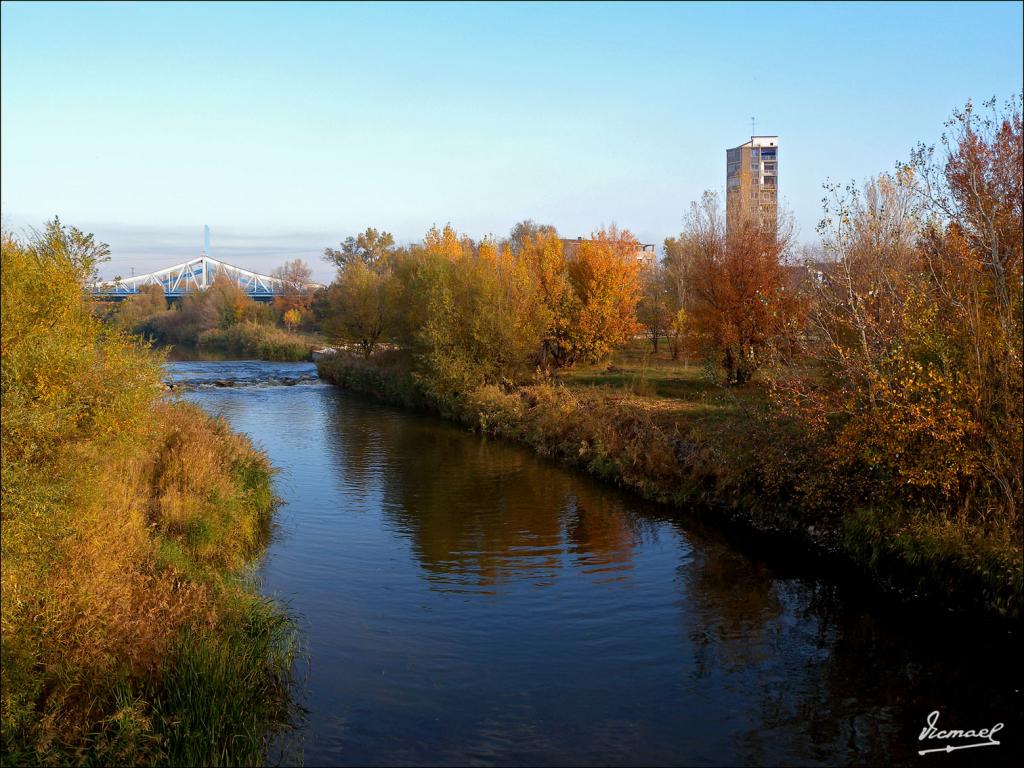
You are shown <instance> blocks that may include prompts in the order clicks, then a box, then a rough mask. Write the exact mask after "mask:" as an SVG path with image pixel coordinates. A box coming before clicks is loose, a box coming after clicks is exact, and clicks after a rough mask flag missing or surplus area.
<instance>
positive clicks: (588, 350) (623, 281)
mask: <svg viewBox="0 0 1024 768" xmlns="http://www.w3.org/2000/svg"><path fill="white" fill-rule="evenodd" d="M638 245H639V241H637V239H636V238H635V237H634V236H633V235H632V233H631V232H630V231H629V230H621V231H620V230H619V229H618V228H616V227H615V226H614V225H612V226H611V227H610V228H608V229H604V228H602V229H600V230H598V231H597V232H595V233H594V234H593V236H592V237H591V239H589V240H582V241H580V243H579V245H578V246H577V248H576V254H575V257H574V258H573V259H572V260H571V261H570V262H569V263H568V279H569V285H570V286H572V290H573V293H574V294H575V298H576V300H577V301H576V302H574V304H573V306H572V312H573V315H572V316H571V318H570V323H569V328H570V340H569V341H570V344H571V346H570V353H569V356H568V361H569V362H570V364H571V363H572V362H575V361H577V360H582V361H587V362H597V361H600V360H603V359H605V358H607V357H608V355H609V354H611V352H612V350H613V349H615V348H616V347H619V346H622V345H623V344H625V343H626V342H627V341H628V340H629V339H630V338H632V336H633V335H634V334H635V333H636V332H637V331H638V330H639V326H638V324H637V320H636V306H637V302H638V301H639V298H640V264H639V262H638V261H637V258H636V252H637V247H638Z"/></svg>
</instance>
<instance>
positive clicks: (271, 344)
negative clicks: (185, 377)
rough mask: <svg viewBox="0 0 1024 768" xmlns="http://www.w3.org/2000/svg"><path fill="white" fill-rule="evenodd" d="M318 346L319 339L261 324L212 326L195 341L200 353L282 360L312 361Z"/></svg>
mask: <svg viewBox="0 0 1024 768" xmlns="http://www.w3.org/2000/svg"><path fill="white" fill-rule="evenodd" d="M315 346H317V344H316V342H315V341H314V340H311V339H310V338H309V337H307V336H304V335H302V334H298V333H292V332H290V331H284V330H281V329H280V328H274V327H273V326H268V325H260V324H259V323H239V324H238V325H232V326H229V327H228V328H213V329H210V330H208V331H203V332H202V333H200V334H199V336H198V339H197V341H196V348H197V349H198V350H199V351H201V352H217V353H220V354H225V355H235V356H239V357H252V358H255V359H258V360H276V361H281V362H302V361H304V360H309V359H310V354H311V353H312V350H313V348H314V347H315Z"/></svg>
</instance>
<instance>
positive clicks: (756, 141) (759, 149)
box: [725, 136, 779, 230]
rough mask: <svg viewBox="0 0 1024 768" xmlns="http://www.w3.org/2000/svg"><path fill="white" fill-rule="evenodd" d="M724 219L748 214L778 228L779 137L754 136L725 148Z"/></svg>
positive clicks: (728, 220)
mask: <svg viewBox="0 0 1024 768" xmlns="http://www.w3.org/2000/svg"><path fill="white" fill-rule="evenodd" d="M725 169H726V170H725V223H726V227H727V228H728V229H732V228H733V227H735V226H736V225H737V224H738V223H739V222H741V221H743V220H744V219H747V218H755V217H756V218H755V220H756V221H758V222H759V223H760V224H761V226H762V227H766V228H770V229H773V230H774V229H775V227H776V226H777V224H778V213H779V137H778V136H751V137H750V141H748V142H747V143H745V144H740V145H739V146H738V147H735V148H733V149H727V150H725Z"/></svg>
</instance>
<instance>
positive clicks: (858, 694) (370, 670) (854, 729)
mask: <svg viewBox="0 0 1024 768" xmlns="http://www.w3.org/2000/svg"><path fill="white" fill-rule="evenodd" d="M311 372H314V369H313V367H312V365H309V364H301V363H300V364H277V363H253V362H245V361H242V362H227V363H171V364H168V374H169V376H170V377H171V378H172V379H176V380H178V381H182V380H186V379H189V380H198V379H201V378H202V377H206V379H205V380H206V381H207V382H210V381H217V380H222V381H232V382H234V383H235V384H236V385H235V386H232V387H220V388H210V389H203V388H198V389H194V390H193V391H189V392H186V393H185V394H184V395H183V396H184V397H186V398H187V399H189V400H192V401H194V402H197V403H199V404H201V405H202V406H203V407H205V408H206V409H207V410H209V411H211V412H213V413H219V414H223V415H224V416H225V417H226V418H227V419H228V420H229V421H230V422H231V424H232V425H233V426H234V427H235V428H236V429H238V430H241V431H243V432H246V433H248V434H249V435H251V436H252V437H253V438H254V439H255V440H256V441H257V442H258V443H260V444H261V445H262V446H263V447H264V448H265V449H266V450H267V452H268V453H269V454H270V457H271V459H272V460H273V462H274V464H275V465H276V466H278V467H279V468H280V469H281V473H280V475H279V476H278V478H277V488H278V492H279V494H280V495H281V496H282V497H283V499H284V504H283V506H282V508H281V510H280V513H279V524H280V526H279V527H280V530H279V533H278V535H277V537H276V540H275V542H274V543H273V544H272V545H271V547H270V550H269V552H268V553H267V556H266V558H265V561H264V563H263V568H262V575H263V584H264V589H265V591H266V592H267V593H268V594H272V595H275V596H277V597H279V598H281V599H282V600H284V601H286V602H288V603H289V604H290V605H291V606H292V608H293V610H294V611H295V612H296V613H297V614H298V615H299V616H300V618H301V622H302V627H303V631H304V633H305V637H306V642H307V645H308V650H309V670H308V683H307V690H306V691H305V694H304V695H305V698H304V703H305V705H306V706H307V707H308V709H309V717H308V720H307V723H306V727H305V729H304V731H303V734H302V748H303V752H304V754H305V761H306V763H307V764H309V765H321V764H355V765H366V764H425V765H442V764H458V765H464V764H475V765H488V764H499V765H534V764H557V765H579V764H616V765H618V764H627V765H651V764H657V765H663V764H664V765H670V764H708V765H736V764H778V763H798V764H834V763H862V764H864V763H867V764H879V763H890V762H900V763H920V764H922V765H936V766H937V765H940V764H942V765H948V764H950V763H953V762H955V763H958V764H965V763H967V762H979V761H980V762H984V763H986V764H987V763H992V762H1005V763H1011V762H1015V761H1016V760H1019V759H1020V757H1021V755H1022V753H1021V746H1020V745H1021V740H1020V734H1019V730H1020V726H1021V716H1020V714H1021V701H1022V699H1021V692H1020V680H1021V675H1020V672H1021V668H1020V661H1019V656H1018V653H1017V651H1016V647H1015V645H1014V643H1013V639H1012V638H1007V636H1006V632H1005V631H1002V630H1000V631H995V630H992V629H985V628H982V627H978V626H972V627H967V628H965V627H963V622H961V623H959V624H956V623H951V622H941V621H937V620H932V619H929V620H924V619H922V618H919V617H913V616H910V615H901V612H898V611H893V610H882V609H880V608H879V607H877V606H875V605H873V602H874V601H873V600H870V599H866V598H859V599H858V598H856V597H855V596H853V595H851V594H848V592H849V589H839V588H837V587H834V586H830V585H828V584H827V583H823V582H820V581H817V580H814V579H810V578H807V577H805V576H801V575H799V574H796V573H791V572H789V571H787V569H786V568H785V567H784V565H785V564H784V563H782V564H780V563H778V562H773V558H771V557H770V553H767V554H768V555H769V556H768V559H767V561H766V560H764V559H763V556H764V554H765V553H762V554H761V555H759V556H754V555H752V554H750V553H749V552H746V551H745V550H744V548H742V547H739V546H737V545H736V544H732V543H730V542H729V541H727V540H726V539H725V538H724V537H723V536H722V535H719V534H716V533H715V532H713V531H710V530H707V529H706V528H705V527H703V526H700V525H698V524H696V523H695V522H693V521H690V520H688V519H687V518H686V517H685V516H682V515H678V514H672V513H670V512H669V511H667V510H665V509H664V508H658V507H654V506H651V505H647V504H645V503H643V502H641V501H639V500H637V499H636V498H634V497H631V496H629V495H626V494H623V493H619V492H617V491H616V490H614V489H611V488H609V487H607V486H603V485H600V484H597V483H595V482H593V481H591V480H590V479H588V478H586V477H582V476H580V475H579V474H577V473H574V472H570V471H567V470H565V469H562V468H559V467H557V466H553V465H551V464H548V463H545V462H544V461H542V460H540V459H538V458H537V457H535V456H534V455H533V454H531V453H529V452H528V451H526V450H524V449H521V448H519V447H517V446H512V445H507V444H504V443H501V442H496V441H493V440H487V439H484V438H481V437H479V436H477V435H473V434H470V433H467V432H465V431H463V430H460V429H458V428H456V427H454V426H452V425H449V424H445V423H442V422H439V421H437V420H434V419H431V418H429V417H424V416H417V415H411V414H409V413H406V412H403V411H399V410H395V409H392V408H389V407H385V406H382V405H379V404H376V403H373V402H370V401H367V400H365V399H362V398H360V397H358V396H355V395H352V394H350V393H346V392H343V391H340V390H338V389H336V388H334V387H330V386H327V385H323V384H309V383H300V384H297V385H294V386H277V385H275V384H273V383H271V384H268V381H270V380H280V379H282V378H283V377H291V378H301V377H302V376H303V375H304V374H309V373H311ZM238 384H257V385H258V386H238ZM936 709H938V710H941V713H942V715H941V717H942V723H944V724H946V727H949V728H953V727H957V728H965V729H966V728H982V727H987V726H990V725H992V724H993V723H996V722H1000V721H1001V722H1004V723H1005V724H1006V727H1005V728H1004V730H1003V731H1002V733H1001V735H1002V736H1003V739H1002V741H1003V743H1002V744H1001V745H1000V746H998V747H987V748H984V749H973V750H966V751H963V752H960V753H957V754H953V755H945V754H936V755H928V756H925V757H918V755H917V750H918V749H921V748H924V747H925V746H936V745H937V746H945V742H930V743H928V744H924V745H923V744H922V742H919V741H918V736H919V733H920V731H921V729H922V728H923V726H924V724H925V722H924V721H925V717H926V716H927V714H928V713H929V712H930V711H932V710H936ZM979 753H984V759H982V757H981V754H979Z"/></svg>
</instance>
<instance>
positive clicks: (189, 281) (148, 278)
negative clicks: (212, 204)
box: [91, 256, 315, 301]
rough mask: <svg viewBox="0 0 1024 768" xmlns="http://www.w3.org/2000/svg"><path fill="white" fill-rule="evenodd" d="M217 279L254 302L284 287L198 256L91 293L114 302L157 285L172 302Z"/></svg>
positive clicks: (113, 282)
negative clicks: (226, 280)
mask: <svg viewBox="0 0 1024 768" xmlns="http://www.w3.org/2000/svg"><path fill="white" fill-rule="evenodd" d="M218 275H223V276H225V277H227V278H228V279H229V280H231V282H232V283H234V284H235V285H237V286H238V287H239V288H241V289H242V290H243V291H245V292H246V293H247V294H248V295H249V296H250V298H253V299H256V300H257V301H270V300H271V299H273V298H274V297H275V296H278V295H280V294H281V293H282V292H283V290H284V287H285V284H284V282H283V281H282V280H280V279H278V278H276V277H270V276H269V275H261V274H259V273H257V272H250V271H249V270H247V269H242V268H241V267H236V266H233V265H231V264H225V263H224V262H223V261H217V260H216V259H211V258H210V257H209V256H199V257H198V258H195V259H192V260H191V261H186V262H184V263H183V264H175V265H174V266H173V267H168V268H167V269H161V270H160V271H158V272H150V273H149V274H146V275H135V276H133V277H128V278H120V279H118V280H111V281H107V282H102V283H95V284H93V285H92V286H91V289H92V294H93V296H94V297H95V298H97V299H105V300H111V299H114V300H118V299H126V298H128V297H129V296H134V295H136V294H137V293H138V292H139V289H140V288H142V287H143V286H146V285H159V286H160V287H162V288H163V289H164V295H165V296H167V298H169V299H175V298H181V297H183V296H186V295H188V294H189V293H194V292H196V291H205V290H206V289H207V288H209V287H210V286H211V285H212V284H213V281H214V280H215V279H216V278H217V276H218ZM310 287H315V286H310Z"/></svg>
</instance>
